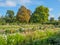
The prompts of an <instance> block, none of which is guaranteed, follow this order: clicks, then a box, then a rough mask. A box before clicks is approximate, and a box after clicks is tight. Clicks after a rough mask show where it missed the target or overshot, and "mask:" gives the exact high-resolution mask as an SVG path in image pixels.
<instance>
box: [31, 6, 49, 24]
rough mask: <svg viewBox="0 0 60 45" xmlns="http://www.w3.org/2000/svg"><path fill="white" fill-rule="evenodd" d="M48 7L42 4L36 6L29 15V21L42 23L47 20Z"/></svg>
mask: <svg viewBox="0 0 60 45" xmlns="http://www.w3.org/2000/svg"><path fill="white" fill-rule="evenodd" d="M48 16H49V9H48V8H47V7H44V6H38V7H37V8H36V10H35V11H34V13H33V14H32V16H31V21H32V22H34V23H37V22H39V23H44V22H47V21H48Z"/></svg>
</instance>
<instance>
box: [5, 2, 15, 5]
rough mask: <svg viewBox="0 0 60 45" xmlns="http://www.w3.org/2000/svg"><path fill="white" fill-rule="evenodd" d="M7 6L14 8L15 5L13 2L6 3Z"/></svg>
mask: <svg viewBox="0 0 60 45" xmlns="http://www.w3.org/2000/svg"><path fill="white" fill-rule="evenodd" d="M6 5H7V6H16V3H15V2H13V1H6Z"/></svg>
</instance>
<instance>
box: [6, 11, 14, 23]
mask: <svg viewBox="0 0 60 45" xmlns="http://www.w3.org/2000/svg"><path fill="white" fill-rule="evenodd" d="M13 19H14V11H12V10H7V12H6V16H5V20H6V22H7V23H11V22H13Z"/></svg>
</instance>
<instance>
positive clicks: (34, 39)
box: [0, 30, 60, 45]
mask: <svg viewBox="0 0 60 45" xmlns="http://www.w3.org/2000/svg"><path fill="white" fill-rule="evenodd" d="M58 44H60V31H59V30H55V31H54V30H44V31H43V30H36V31H34V32H30V33H27V34H24V33H14V34H7V35H5V36H0V45H58Z"/></svg>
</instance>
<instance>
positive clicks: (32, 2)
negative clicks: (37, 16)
mask: <svg viewBox="0 0 60 45" xmlns="http://www.w3.org/2000/svg"><path fill="white" fill-rule="evenodd" d="M21 5H24V6H26V7H27V8H28V9H30V10H31V11H32V12H33V11H34V10H35V8H36V7H37V6H40V5H44V6H45V7H48V8H49V10H50V12H49V14H50V16H49V17H54V18H55V19H57V18H58V16H60V0H0V16H2V15H3V16H5V14H6V11H7V10H13V11H14V12H15V14H16V13H17V11H18V8H20V6H21Z"/></svg>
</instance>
